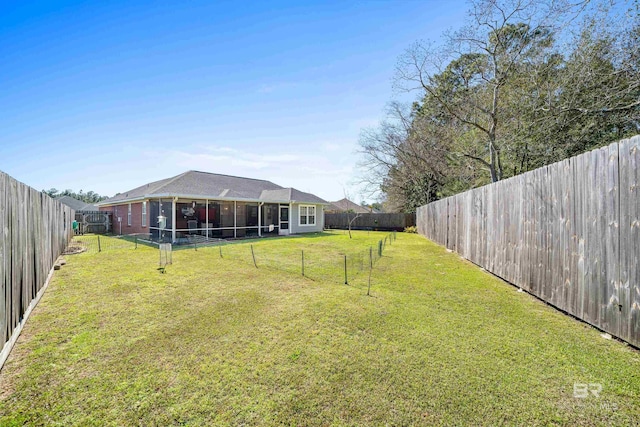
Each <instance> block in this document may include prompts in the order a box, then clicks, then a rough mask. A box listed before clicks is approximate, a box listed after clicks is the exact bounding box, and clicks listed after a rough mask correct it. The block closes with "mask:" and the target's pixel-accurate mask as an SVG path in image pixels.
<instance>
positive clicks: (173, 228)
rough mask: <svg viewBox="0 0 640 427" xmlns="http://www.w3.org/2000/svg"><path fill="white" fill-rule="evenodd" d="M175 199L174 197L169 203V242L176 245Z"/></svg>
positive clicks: (176, 199)
mask: <svg viewBox="0 0 640 427" xmlns="http://www.w3.org/2000/svg"><path fill="white" fill-rule="evenodd" d="M177 201H178V198H177V197H174V198H173V200H172V202H171V211H172V212H171V242H172V243H176V202H177Z"/></svg>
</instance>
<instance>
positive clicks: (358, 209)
mask: <svg viewBox="0 0 640 427" xmlns="http://www.w3.org/2000/svg"><path fill="white" fill-rule="evenodd" d="M328 210H335V211H336V212H347V211H353V212H355V213H370V212H371V211H370V210H369V209H367V208H365V207H362V206H360V205H359V204H357V203H354V202H352V201H351V200H349V199H347V198H344V199H341V200H338V201H337V202H331V204H330V205H329V207H328Z"/></svg>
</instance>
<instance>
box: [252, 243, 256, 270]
mask: <svg viewBox="0 0 640 427" xmlns="http://www.w3.org/2000/svg"><path fill="white" fill-rule="evenodd" d="M251 258H253V265H255V266H256V268H258V264H256V255H255V254H254V253H253V245H251Z"/></svg>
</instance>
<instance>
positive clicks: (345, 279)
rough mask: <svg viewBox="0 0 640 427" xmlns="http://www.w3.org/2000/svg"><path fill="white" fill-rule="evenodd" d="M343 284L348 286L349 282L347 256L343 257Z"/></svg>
mask: <svg viewBox="0 0 640 427" xmlns="http://www.w3.org/2000/svg"><path fill="white" fill-rule="evenodd" d="M344 284H345V285H348V284H349V281H348V280H347V256H346V255H345V256H344Z"/></svg>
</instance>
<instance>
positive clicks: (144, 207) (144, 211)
mask: <svg viewBox="0 0 640 427" xmlns="http://www.w3.org/2000/svg"><path fill="white" fill-rule="evenodd" d="M142 226H143V227H146V226H147V202H142Z"/></svg>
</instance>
